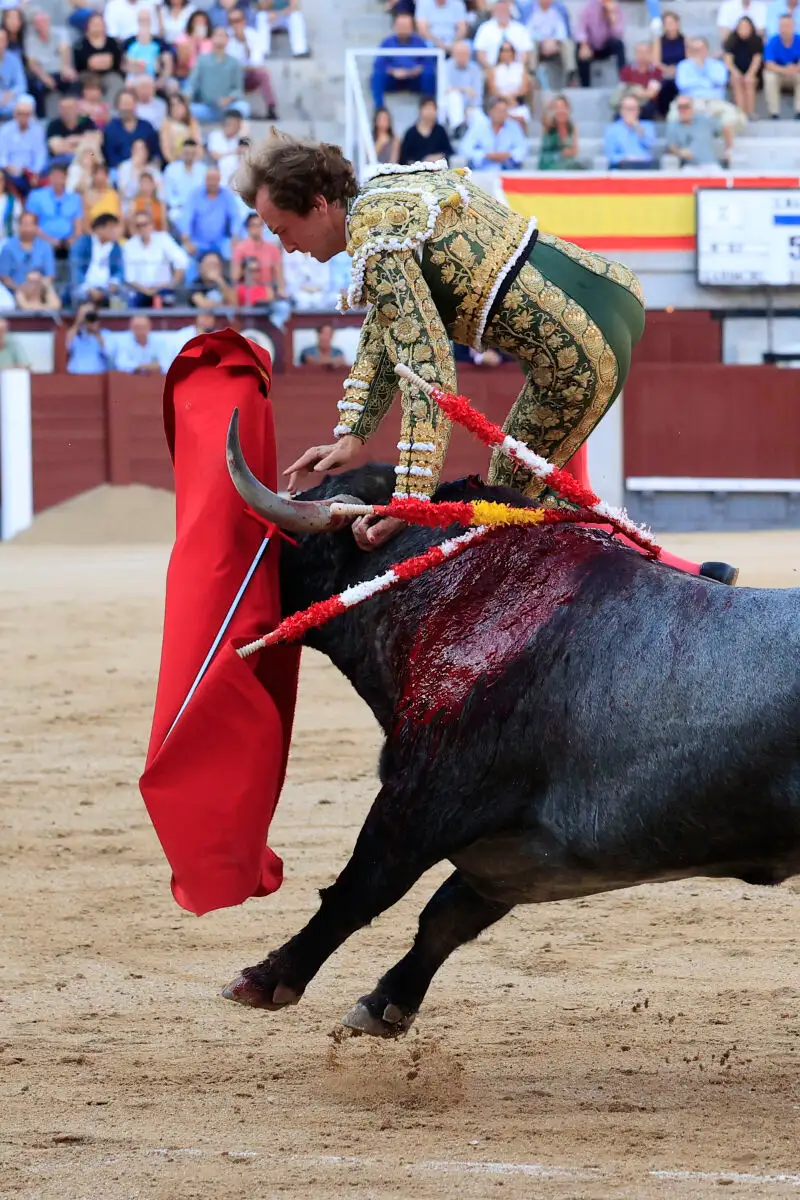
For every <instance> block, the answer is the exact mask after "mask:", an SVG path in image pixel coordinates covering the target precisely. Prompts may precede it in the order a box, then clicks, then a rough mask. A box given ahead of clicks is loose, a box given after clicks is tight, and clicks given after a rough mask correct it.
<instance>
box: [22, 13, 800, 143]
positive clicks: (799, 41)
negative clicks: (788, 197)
mask: <svg viewBox="0 0 800 1200" xmlns="http://www.w3.org/2000/svg"><path fill="white" fill-rule="evenodd" d="M764 62H771V63H775V65H776V66H777V67H791V66H794V65H795V64H796V63H798V62H800V34H797V33H796V34H795V35H794V37H793V38H792V40H791V42H789V43H788V44H787V43H786V42H784V41H783V40H782V38H781V37H780V35H779V34H776V35H775V37H771V38H770V39H769V41H768V42H767V44H766V46H765V47H764ZM0 137H2V131H0ZM2 165H3V164H2V162H0V166H2Z"/></svg>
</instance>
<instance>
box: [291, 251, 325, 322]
mask: <svg viewBox="0 0 800 1200" xmlns="http://www.w3.org/2000/svg"><path fill="white" fill-rule="evenodd" d="M283 277H284V279H285V281H286V294H287V295H288V297H289V299H290V301H291V303H292V308H293V309H294V310H295V311H296V312H325V311H327V310H329V309H330V308H331V307H332V305H333V302H334V297H333V295H332V289H331V286H330V283H331V276H330V271H329V270H328V266H327V263H321V262H317V260H316V259H315V258H312V257H311V255H310V254H304V253H303V251H302V250H294V251H293V252H292V253H291V254H287V253H286V252H284V255H283Z"/></svg>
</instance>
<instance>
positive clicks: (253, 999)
mask: <svg viewBox="0 0 800 1200" xmlns="http://www.w3.org/2000/svg"><path fill="white" fill-rule="evenodd" d="M260 974H261V972H260V970H259V968H258V967H248V968H247V969H246V970H244V971H242V973H241V975H237V977H236V978H235V979H234V980H233V982H232V983H229V984H228V986H227V987H224V988H223V989H222V992H221V993H220V994H221V995H222V996H224V997H225V999H226V1000H233V1002H234V1004H244V1005H245V1006H246V1007H247V1008H266V1009H268V1010H269V1012H277V1011H278V1009H279V1008H286V1007H287V1006H288V1005H290V1004H298V1003H299V1001H300V996H301V993H299V992H295V991H293V990H292V988H289V987H286V985H285V984H283V983H278V984H275V983H273V982H270V981H269V979H261V978H259V975H260Z"/></svg>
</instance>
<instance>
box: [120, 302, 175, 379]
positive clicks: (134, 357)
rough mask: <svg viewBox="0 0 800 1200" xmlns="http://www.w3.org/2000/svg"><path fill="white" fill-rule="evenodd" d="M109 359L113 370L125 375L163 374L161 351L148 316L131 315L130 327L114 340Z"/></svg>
mask: <svg viewBox="0 0 800 1200" xmlns="http://www.w3.org/2000/svg"><path fill="white" fill-rule="evenodd" d="M111 359H112V363H113V365H114V368H115V370H117V371H124V372H125V373H126V374H127V375H156V374H159V373H160V374H162V375H163V373H164V369H163V367H162V364H161V352H160V348H159V346H158V344H157V342H156V340H155V338H154V336H153V329H152V326H151V324H150V318H149V317H145V316H144V315H138V316H135V317H131V324H130V329H128V330H126V332H125V333H121V334H120V335H119V337H117V338H116V340H115V345H114V349H113V351H112V355H111Z"/></svg>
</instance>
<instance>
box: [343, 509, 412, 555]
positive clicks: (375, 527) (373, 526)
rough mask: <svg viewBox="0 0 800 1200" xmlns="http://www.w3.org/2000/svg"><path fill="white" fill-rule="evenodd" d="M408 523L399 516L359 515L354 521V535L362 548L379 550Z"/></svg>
mask: <svg viewBox="0 0 800 1200" xmlns="http://www.w3.org/2000/svg"><path fill="white" fill-rule="evenodd" d="M406 525H407V522H406V521H401V520H400V519H399V518H398V517H357V518H356V520H355V521H354V522H353V537H354V538H355V539H356V544H357V545H359V546H360V547H361V549H362V550H377V549H378V547H379V546H382V545H383V544H384V542H388V541H389V539H390V538H393V537H395V535H396V534H398V533H399V532H400V530H401V529H405V527H406Z"/></svg>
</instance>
